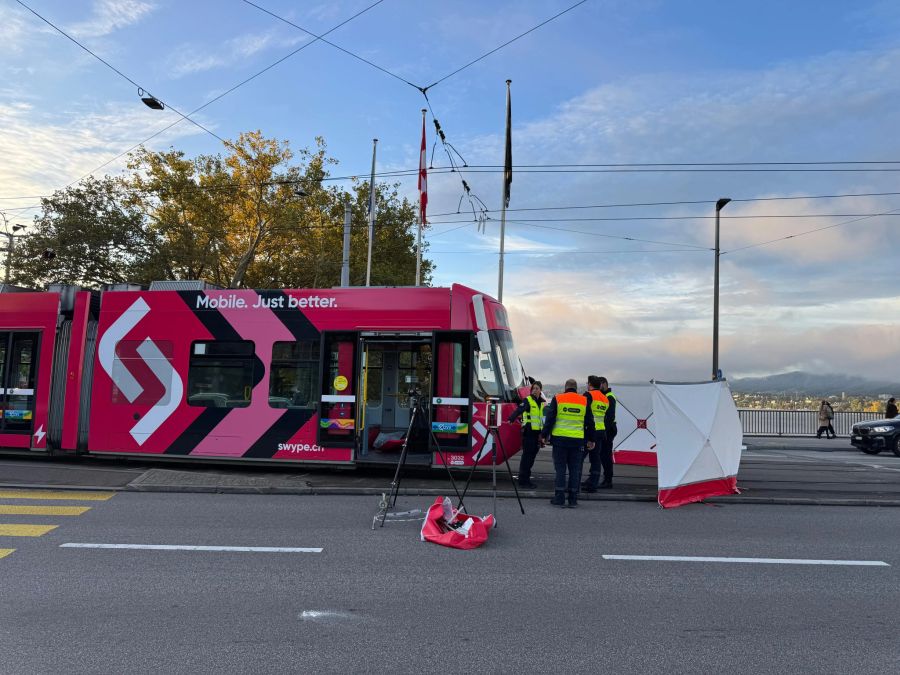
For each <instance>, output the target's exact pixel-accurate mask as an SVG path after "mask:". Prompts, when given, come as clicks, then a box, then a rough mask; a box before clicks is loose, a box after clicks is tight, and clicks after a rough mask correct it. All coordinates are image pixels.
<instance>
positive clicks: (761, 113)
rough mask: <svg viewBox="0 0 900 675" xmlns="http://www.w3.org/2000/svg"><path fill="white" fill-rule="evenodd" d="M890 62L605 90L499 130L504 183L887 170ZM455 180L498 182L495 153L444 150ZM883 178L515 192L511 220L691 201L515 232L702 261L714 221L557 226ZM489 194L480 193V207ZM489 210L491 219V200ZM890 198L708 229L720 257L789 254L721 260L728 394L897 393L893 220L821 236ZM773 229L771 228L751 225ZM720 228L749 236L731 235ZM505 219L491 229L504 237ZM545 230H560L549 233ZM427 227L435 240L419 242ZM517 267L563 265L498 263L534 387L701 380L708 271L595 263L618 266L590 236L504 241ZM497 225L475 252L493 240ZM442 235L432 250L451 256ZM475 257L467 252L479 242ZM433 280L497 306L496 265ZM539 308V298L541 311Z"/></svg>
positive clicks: (646, 260) (831, 60)
mask: <svg viewBox="0 0 900 675" xmlns="http://www.w3.org/2000/svg"><path fill="white" fill-rule="evenodd" d="M898 71H900V49H897V48H895V47H891V48H888V49H885V50H884V51H875V50H873V51H868V52H860V53H833V54H828V55H825V56H821V57H818V58H815V59H810V60H806V61H802V62H796V63H784V64H779V65H776V66H774V67H771V68H768V69H764V70H759V71H743V72H727V73H726V72H700V73H696V74H693V75H690V76H672V75H670V74H664V75H663V74H660V75H652V76H641V77H638V78H632V79H629V80H626V81H619V82H614V83H609V84H606V85H603V86H600V87H597V88H595V89H592V90H590V91H588V92H585V93H584V94H583V95H581V96H578V97H576V98H574V99H572V100H570V101H568V102H566V103H564V104H562V105H560V106H559V107H558V108H557V110H556V111H555V112H554V113H553V114H551V115H549V116H547V117H546V118H543V119H536V120H526V121H524V122H519V123H518V124H515V120H516V117H515V116H516V108H515V100H516V99H515V92H514V94H513V96H514V98H513V105H514V108H513V114H514V131H513V144H514V149H513V152H514V157H515V161H516V163H517V164H540V163H551V162H552V163H565V162H573V163H598V164H599V163H616V162H686V161H687V162H690V161H695V162H696V161H761V160H764V161H797V160H810V159H814V160H835V159H842V160H846V159H878V158H896V157H897V156H898V155H900V137H898V135H897V134H896V133H895V126H896V119H897V116H898V115H900V81H898V80H897V79H896V78H894V77H892V76H891V75H890V73H893V72H898ZM452 140H453V142H454V143H458V144H459V145H458V147H460V148H461V150H462V152H463V154H464V155H465V156H466V158H467V159H468V161H469V162H470V163H471V164H499V163H501V162H502V155H503V139H502V135H500V134H492V135H488V136H480V137H476V138H473V139H469V140H468V141H467V140H466V139H460V138H457V137H454V138H453V139H452ZM469 182H470V184H472V189H473V191H475V192H478V193H479V194H482V193H483V192H485V191H486V188H485V186H490V190H489V192H490V194H493V193H494V192H495V186H496V187H499V176H497V175H495V174H473V177H472V179H471V180H470V181H469ZM893 182H894V175H893V174H877V173H859V172H857V173H845V174H839V173H826V172H821V173H807V174H800V173H761V172H760V173H699V172H698V173H670V174H665V173H638V174H614V173H600V174H583V175H579V174H565V175H548V174H527V173H525V172H522V171H520V172H517V173H516V174H515V176H514V181H513V199H512V203H511V207H513V208H516V207H531V206H548V205H565V204H586V203H594V204H603V203H628V202H647V201H677V200H695V199H704V198H705V199H708V200H709V203H708V204H707V205H700V206H690V207H688V206H683V207H669V208H667V207H648V208H644V209H602V210H596V211H591V210H585V211H578V212H570V211H555V212H554V211H549V212H537V213H531V214H528V215H526V216H524V217H526V218H539V217H540V218H548V219H550V220H549V221H548V222H547V223H546V224H547V225H551V226H553V227H558V228H565V229H571V230H582V231H584V232H586V233H594V234H612V235H627V236H632V237H635V238H646V239H656V240H661V241H674V242H679V241H680V242H686V243H692V244H696V245H699V246H703V247H711V246H712V245H713V229H714V224H713V220H711V219H708V218H707V219H705V220H698V221H692V220H686V221H685V220H678V221H656V222H653V221H620V222H605V221H595V222H566V221H565V220H563V219H565V218H570V217H586V218H591V217H619V216H654V215H663V216H665V215H672V216H683V215H690V216H697V215H702V216H707V217H708V216H711V215H712V214H713V208H712V202H714V201H715V199H716V198H717V197H719V196H722V195H729V196H732V197H755V196H761V197H769V196H797V195H804V194H842V193H855V192H880V191H896V187H895V185H893ZM429 187H430V192H429V200H430V206H431V209H430V210H432V212H433V213H438V212H440V211H452V210H453V209H455V207H456V201H457V200H458V180H457V178H456V176H450V177H447V178H444V177H437V176H436V177H435V179H434V180H432V181H431V182H430V186H429ZM497 191H499V190H497ZM491 201H492V202H493V200H491ZM898 208H900V199H898V198H897V197H870V198H859V199H853V200H848V199H833V200H829V199H821V200H791V201H771V202H752V203H739V202H734V203H732V204H730V205H729V206H728V207H727V209H726V211H723V222H722V248H723V250H733V249H737V248H740V247H742V246H751V245H754V244H757V243H759V242H763V241H767V240H770V239H778V238H781V237H786V236H789V235H795V238H793V239H788V240H784V241H781V242H779V243H777V244H773V245H771V246H762V247H758V248H752V249H747V250H745V251H741V252H734V253H731V254H725V255H723V257H722V269H721V272H722V275H721V282H720V283H721V294H722V299H721V307H722V314H721V328H720V338H721V347H722V351H721V363H722V365H723V367H724V369H725V371H726V373H727V374H729V375H732V376H736V375H741V374H748V373H761V372H776V371H781V370H786V369H789V368H806V369H815V370H819V371H822V370H823V369H825V370H828V371H839V372H850V373H859V374H863V375H867V376H870V377H893V378H896V379H900V361H898V360H897V359H895V358H893V354H894V353H895V352H896V344H897V340H898V337H900V335H898V331H900V329H898V323H897V320H896V317H897V307H900V298H898V297H897V294H896V292H895V291H894V290H893V289H894V288H895V286H896V272H895V268H896V265H895V264H894V262H892V259H891V257H890V256H889V255H886V252H887V251H890V250H894V249H896V247H897V246H898V245H900V230H898V228H897V224H898V223H900V219H898V218H897V217H880V218H871V219H866V220H862V221H859V222H858V223H850V224H847V225H843V226H838V227H832V228H829V229H823V230H821V231H819V232H816V233H813V234H809V235H804V236H796V235H799V234H800V233H802V232H804V231H807V230H813V229H817V228H824V227H828V226H831V225H837V224H838V223H842V222H844V221H848V220H852V219H853V217H852V216H848V215H845V216H840V215H823V216H820V217H816V218H796V217H791V216H799V215H807V214H868V213H884V212H886V211H890V210H894V209H898ZM770 214H777V215H779V216H781V217H779V218H761V217H759V216H762V215H770ZM737 216H749V218H738V217H737ZM522 217H523V215H522V214H521V213H519V214H512V213H511V214H510V218H511V219H515V218H522ZM554 218H558V219H559V220H556V221H554V220H553V219H554ZM438 227H440V226H438ZM507 231H508V232H512V233H513V234H514V235H518V236H519V237H520V238H519V240H518V241H517V245H518V246H519V247H521V248H526V247H541V246H547V245H548V244H549V245H551V246H552V248H556V247H558V246H561V245H562V246H565V247H567V248H569V249H572V250H574V251H577V253H565V254H555V255H550V256H546V257H541V258H540V259H533V258H532V259H529V260H522V258H523V256H519V257H517V256H509V257H508V258H507V260H506V282H505V294H504V302H505V304H506V305H507V306H508V307H509V309H510V319H511V322H512V324H513V329H514V331H515V335H516V340H517V343H518V347H519V351H520V353H521V354H522V357H523V360H524V361H525V363H526V366H528V367H529V370H530V371H531V373H532V374H533V375H534V376H536V377H539V378H542V379H543V380H544V381H545V382H547V381H554V382H560V381H562V380H563V379H565V378H567V377H571V376H578V377H580V378H581V379H583V375H584V374H586V372H587V371H591V372H601V371H602V372H603V373H604V374H609V375H610V376H611V377H614V378H616V379H620V380H622V379H626V380H647V379H649V378H651V377H657V378H661V379H665V378H669V379H697V378H705V377H708V376H709V370H710V367H711V364H710V361H711V342H712V339H711V333H712V267H713V265H712V263H713V256H712V253H711V252H710V251H701V252H684V253H679V254H676V253H665V254H649V253H648V254H640V253H638V254H617V253H597V254H590V253H588V252H589V251H594V250H596V251H603V250H607V249H608V250H615V249H624V248H628V247H629V246H634V247H635V248H643V249H650V248H654V246H652V245H649V244H648V245H640V244H638V243H634V244H632V245H629V244H627V243H623V242H616V241H613V240H608V241H605V240H604V239H603V238H601V237H597V236H593V235H592V234H568V233H565V232H560V231H558V230H553V231H541V230H539V229H537V228H533V227H527V226H524V225H518V226H517V225H516V224H515V223H512V224H511V226H510V229H508V230H507ZM496 232H497V229H496V222H493V223H492V224H491V225H490V226H489V235H490V237H491V238H492V237H494V236H495V235H496ZM452 236H453V235H447V237H445V238H443V239H444V242H445V243H442V245H441V248H448V249H449V248H451V247H452V244H451V243H449V241H447V240H449V239H451V237H452ZM489 240H490V239H487V240H486V241H489ZM436 257H437V263H438V278H439V279H444V278H445V277H447V278H452V277H454V276H455V278H457V279H458V278H459V276H458V275H459V272H460V271H461V270H463V269H464V270H465V274H466V276H465V277H464V278H466V279H467V280H468V283H473V284H474V283H475V282H476V281H477V282H478V283H484V284H485V285H484V286H483V288H484V290H486V291H487V292H493V290H494V289H495V288H496V262H495V260H496V259H490V258H488V257H487V256H485V257H484V258H482V257H481V256H479V257H478V258H477V260H478V261H479V264H478V265H477V266H475V265H473V266H472V268H475V269H471V268H470V267H469V266H466V267H461V266H459V265H458V261H457V260H456V259H453V263H452V265H451V264H447V265H446V266H445V265H444V264H443V260H442V259H441V258H440V256H439V255H438V256H436ZM548 288H552V289H553V292H552V293H550V292H547V289H548Z"/></svg>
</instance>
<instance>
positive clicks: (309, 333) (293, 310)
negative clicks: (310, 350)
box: [257, 291, 321, 342]
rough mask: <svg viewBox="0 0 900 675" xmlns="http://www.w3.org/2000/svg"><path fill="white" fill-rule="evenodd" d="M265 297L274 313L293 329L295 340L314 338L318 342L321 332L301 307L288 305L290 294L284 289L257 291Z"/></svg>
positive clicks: (290, 329) (287, 326)
mask: <svg viewBox="0 0 900 675" xmlns="http://www.w3.org/2000/svg"><path fill="white" fill-rule="evenodd" d="M257 293H258V294H259V296H260V297H261V298H265V299H266V300H267V301H268V303H269V307H270V308H271V310H272V313H273V314H275V316H277V317H278V319H279V320H280V321H281V323H283V324H284V327H285V328H287V329H288V330H289V331H291V334H292V335H293V336H294V339H295V340H298V341H299V340H313V341H316V342H318V340H319V337H320V335H321V333H319V330H318V329H317V328H316V327H315V326H314V325H313V323H312V322H311V321H310V320H309V319H308V318H307V317H306V315H305V314H304V313H303V310H302V309H300V308H299V307H288V295H287V293H285V292H284V291H257Z"/></svg>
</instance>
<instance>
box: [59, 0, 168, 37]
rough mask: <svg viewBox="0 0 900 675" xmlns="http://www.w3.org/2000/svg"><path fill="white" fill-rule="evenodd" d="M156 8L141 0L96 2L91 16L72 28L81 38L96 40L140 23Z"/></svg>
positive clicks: (104, 0) (100, 0) (99, 0)
mask: <svg viewBox="0 0 900 675" xmlns="http://www.w3.org/2000/svg"><path fill="white" fill-rule="evenodd" d="M155 8H156V7H155V6H154V5H152V4H150V3H148V2H141V0H95V2H94V7H93V11H92V13H91V16H90V17H89V18H87V19H86V20H84V21H81V22H79V23H76V24H74V25H73V26H71V27H70V30H71V32H72V33H73V34H74V35H75V36H76V37H79V38H96V37H103V36H104V35H109V34H110V33H112V32H114V31H116V30H119V29H120V28H126V27H127V26H131V25H133V24H136V23H138V22H139V21H141V20H142V19H143V18H144V17H146V16H147V15H148V14H150V13H151V12H152V11H153V10H154V9H155Z"/></svg>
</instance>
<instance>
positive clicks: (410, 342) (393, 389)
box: [359, 335, 434, 462]
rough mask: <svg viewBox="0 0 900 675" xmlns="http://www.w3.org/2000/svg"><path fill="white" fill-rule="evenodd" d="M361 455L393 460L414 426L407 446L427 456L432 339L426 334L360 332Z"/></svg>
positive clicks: (371, 458)
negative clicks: (411, 425)
mask: <svg viewBox="0 0 900 675" xmlns="http://www.w3.org/2000/svg"><path fill="white" fill-rule="evenodd" d="M359 352H360V372H359V381H360V383H361V386H360V390H361V392H362V395H361V397H360V399H361V400H360V408H359V415H360V423H359V428H360V429H361V434H360V439H359V440H360V458H361V459H368V460H370V461H378V460H384V461H389V462H393V461H396V459H397V453H398V452H399V451H400V450H401V448H402V446H403V440H404V439H405V438H406V436H407V433H408V432H409V430H410V420H411V419H412V413H413V410H414V409H416V406H418V408H417V412H416V417H415V419H412V421H413V428H412V435H411V436H410V441H411V442H410V445H409V452H410V453H411V454H413V455H423V456H428V453H429V450H428V428H429V424H430V419H431V418H430V415H431V413H430V407H431V384H432V369H433V364H434V358H433V352H432V339H431V336H430V335H428V336H427V337H426V336H423V335H421V336H420V335H416V336H413V335H410V336H400V335H396V336H393V335H392V336H385V335H378V336H371V337H369V336H365V335H364V336H362V337H361V338H360V348H359Z"/></svg>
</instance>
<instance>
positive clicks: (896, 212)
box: [721, 209, 900, 255]
mask: <svg viewBox="0 0 900 675" xmlns="http://www.w3.org/2000/svg"><path fill="white" fill-rule="evenodd" d="M893 215H900V209H894V210H892V211H885V212H884V213H873V214H869V215H866V216H862V217H860V218H854V219H852V220H845V221H843V222H840V223H832V224H831V225H823V226H822V227H817V228H814V229H812V230H806V231H804V232H795V233H794V234H788V235H785V236H783V237H777V238H775V239H769V240H768V241H760V242H757V243H755V244H747V245H746V246H739V247H737V248H732V249H729V250H727V251H722V252H721V255H725V254H726V253H738V252H740V251H747V250H749V249H753V248H759V247H761V246H768V245H770V244H776V243H778V242H782V241H787V240H788V239H797V238H798V237H805V236H807V235H810V234H815V233H817V232H823V231H825V230H831V229H834V228H836V227H842V226H844V225H850V224H851V223H858V222H860V221H862V220H868V219H870V218H878V217H880V216H893Z"/></svg>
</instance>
